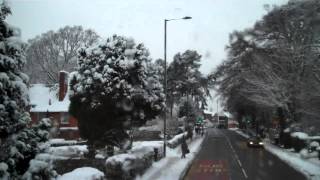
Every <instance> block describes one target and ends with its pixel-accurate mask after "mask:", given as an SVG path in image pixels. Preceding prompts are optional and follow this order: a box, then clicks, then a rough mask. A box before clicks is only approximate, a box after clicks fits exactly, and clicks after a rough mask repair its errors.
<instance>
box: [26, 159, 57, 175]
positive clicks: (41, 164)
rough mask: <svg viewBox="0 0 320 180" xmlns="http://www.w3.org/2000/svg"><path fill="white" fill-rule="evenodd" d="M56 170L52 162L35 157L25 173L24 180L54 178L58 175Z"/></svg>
mask: <svg viewBox="0 0 320 180" xmlns="http://www.w3.org/2000/svg"><path fill="white" fill-rule="evenodd" d="M57 175H58V174H57V173H56V171H54V170H53V166H52V164H51V162H46V161H42V160H37V159H33V160H31V161H30V166H29V169H28V170H27V172H26V173H25V174H24V175H23V177H22V179H24V180H34V179H35V180H42V179H48V180H50V179H54V178H56V177H57Z"/></svg>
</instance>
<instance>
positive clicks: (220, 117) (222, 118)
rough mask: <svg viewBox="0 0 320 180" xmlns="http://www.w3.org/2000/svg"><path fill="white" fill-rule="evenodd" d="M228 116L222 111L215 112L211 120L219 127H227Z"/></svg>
mask: <svg viewBox="0 0 320 180" xmlns="http://www.w3.org/2000/svg"><path fill="white" fill-rule="evenodd" d="M228 119H229V118H228V116H227V114H226V113H224V112H219V113H215V114H214V115H213V122H214V123H215V124H217V126H218V127H220V128H228Z"/></svg>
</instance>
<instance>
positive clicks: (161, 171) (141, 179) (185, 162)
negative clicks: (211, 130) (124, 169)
mask: <svg viewBox="0 0 320 180" xmlns="http://www.w3.org/2000/svg"><path fill="white" fill-rule="evenodd" d="M202 141H203V138H200V137H196V138H194V139H193V141H192V142H191V143H189V149H190V153H189V154H187V155H186V158H185V159H181V148H180V146H178V147H177V148H175V149H171V148H167V157H166V158H163V159H161V160H160V161H158V162H155V163H153V164H152V166H151V167H150V168H149V169H148V170H147V171H146V172H145V173H144V174H143V175H142V176H138V177H137V178H136V180H150V179H152V180H168V179H180V176H181V175H182V174H183V173H184V172H185V171H186V169H187V168H188V166H189V165H190V163H192V160H193V159H194V157H195V155H196V154H197V152H198V151H199V149H200V145H201V143H202Z"/></svg>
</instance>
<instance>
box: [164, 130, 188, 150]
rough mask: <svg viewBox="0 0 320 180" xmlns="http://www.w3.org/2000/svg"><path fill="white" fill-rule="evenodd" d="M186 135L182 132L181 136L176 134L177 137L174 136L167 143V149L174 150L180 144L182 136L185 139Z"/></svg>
mask: <svg viewBox="0 0 320 180" xmlns="http://www.w3.org/2000/svg"><path fill="white" fill-rule="evenodd" d="M187 134H188V133H187V132H184V133H181V134H178V135H176V136H174V137H173V138H172V139H170V140H169V141H168V142H167V145H168V147H170V148H176V147H177V146H178V145H179V144H181V143H182V138H183V136H184V137H185V138H186V137H187Z"/></svg>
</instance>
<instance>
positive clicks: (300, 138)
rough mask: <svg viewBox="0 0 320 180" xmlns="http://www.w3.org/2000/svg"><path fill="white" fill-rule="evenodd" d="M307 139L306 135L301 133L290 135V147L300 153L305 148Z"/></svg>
mask: <svg viewBox="0 0 320 180" xmlns="http://www.w3.org/2000/svg"><path fill="white" fill-rule="evenodd" d="M308 137H309V136H308V134H306V133H303V132H294V133H291V138H292V139H291V142H292V147H293V148H294V150H295V151H296V152H300V151H301V150H302V149H303V148H306V147H307V139H308Z"/></svg>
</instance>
